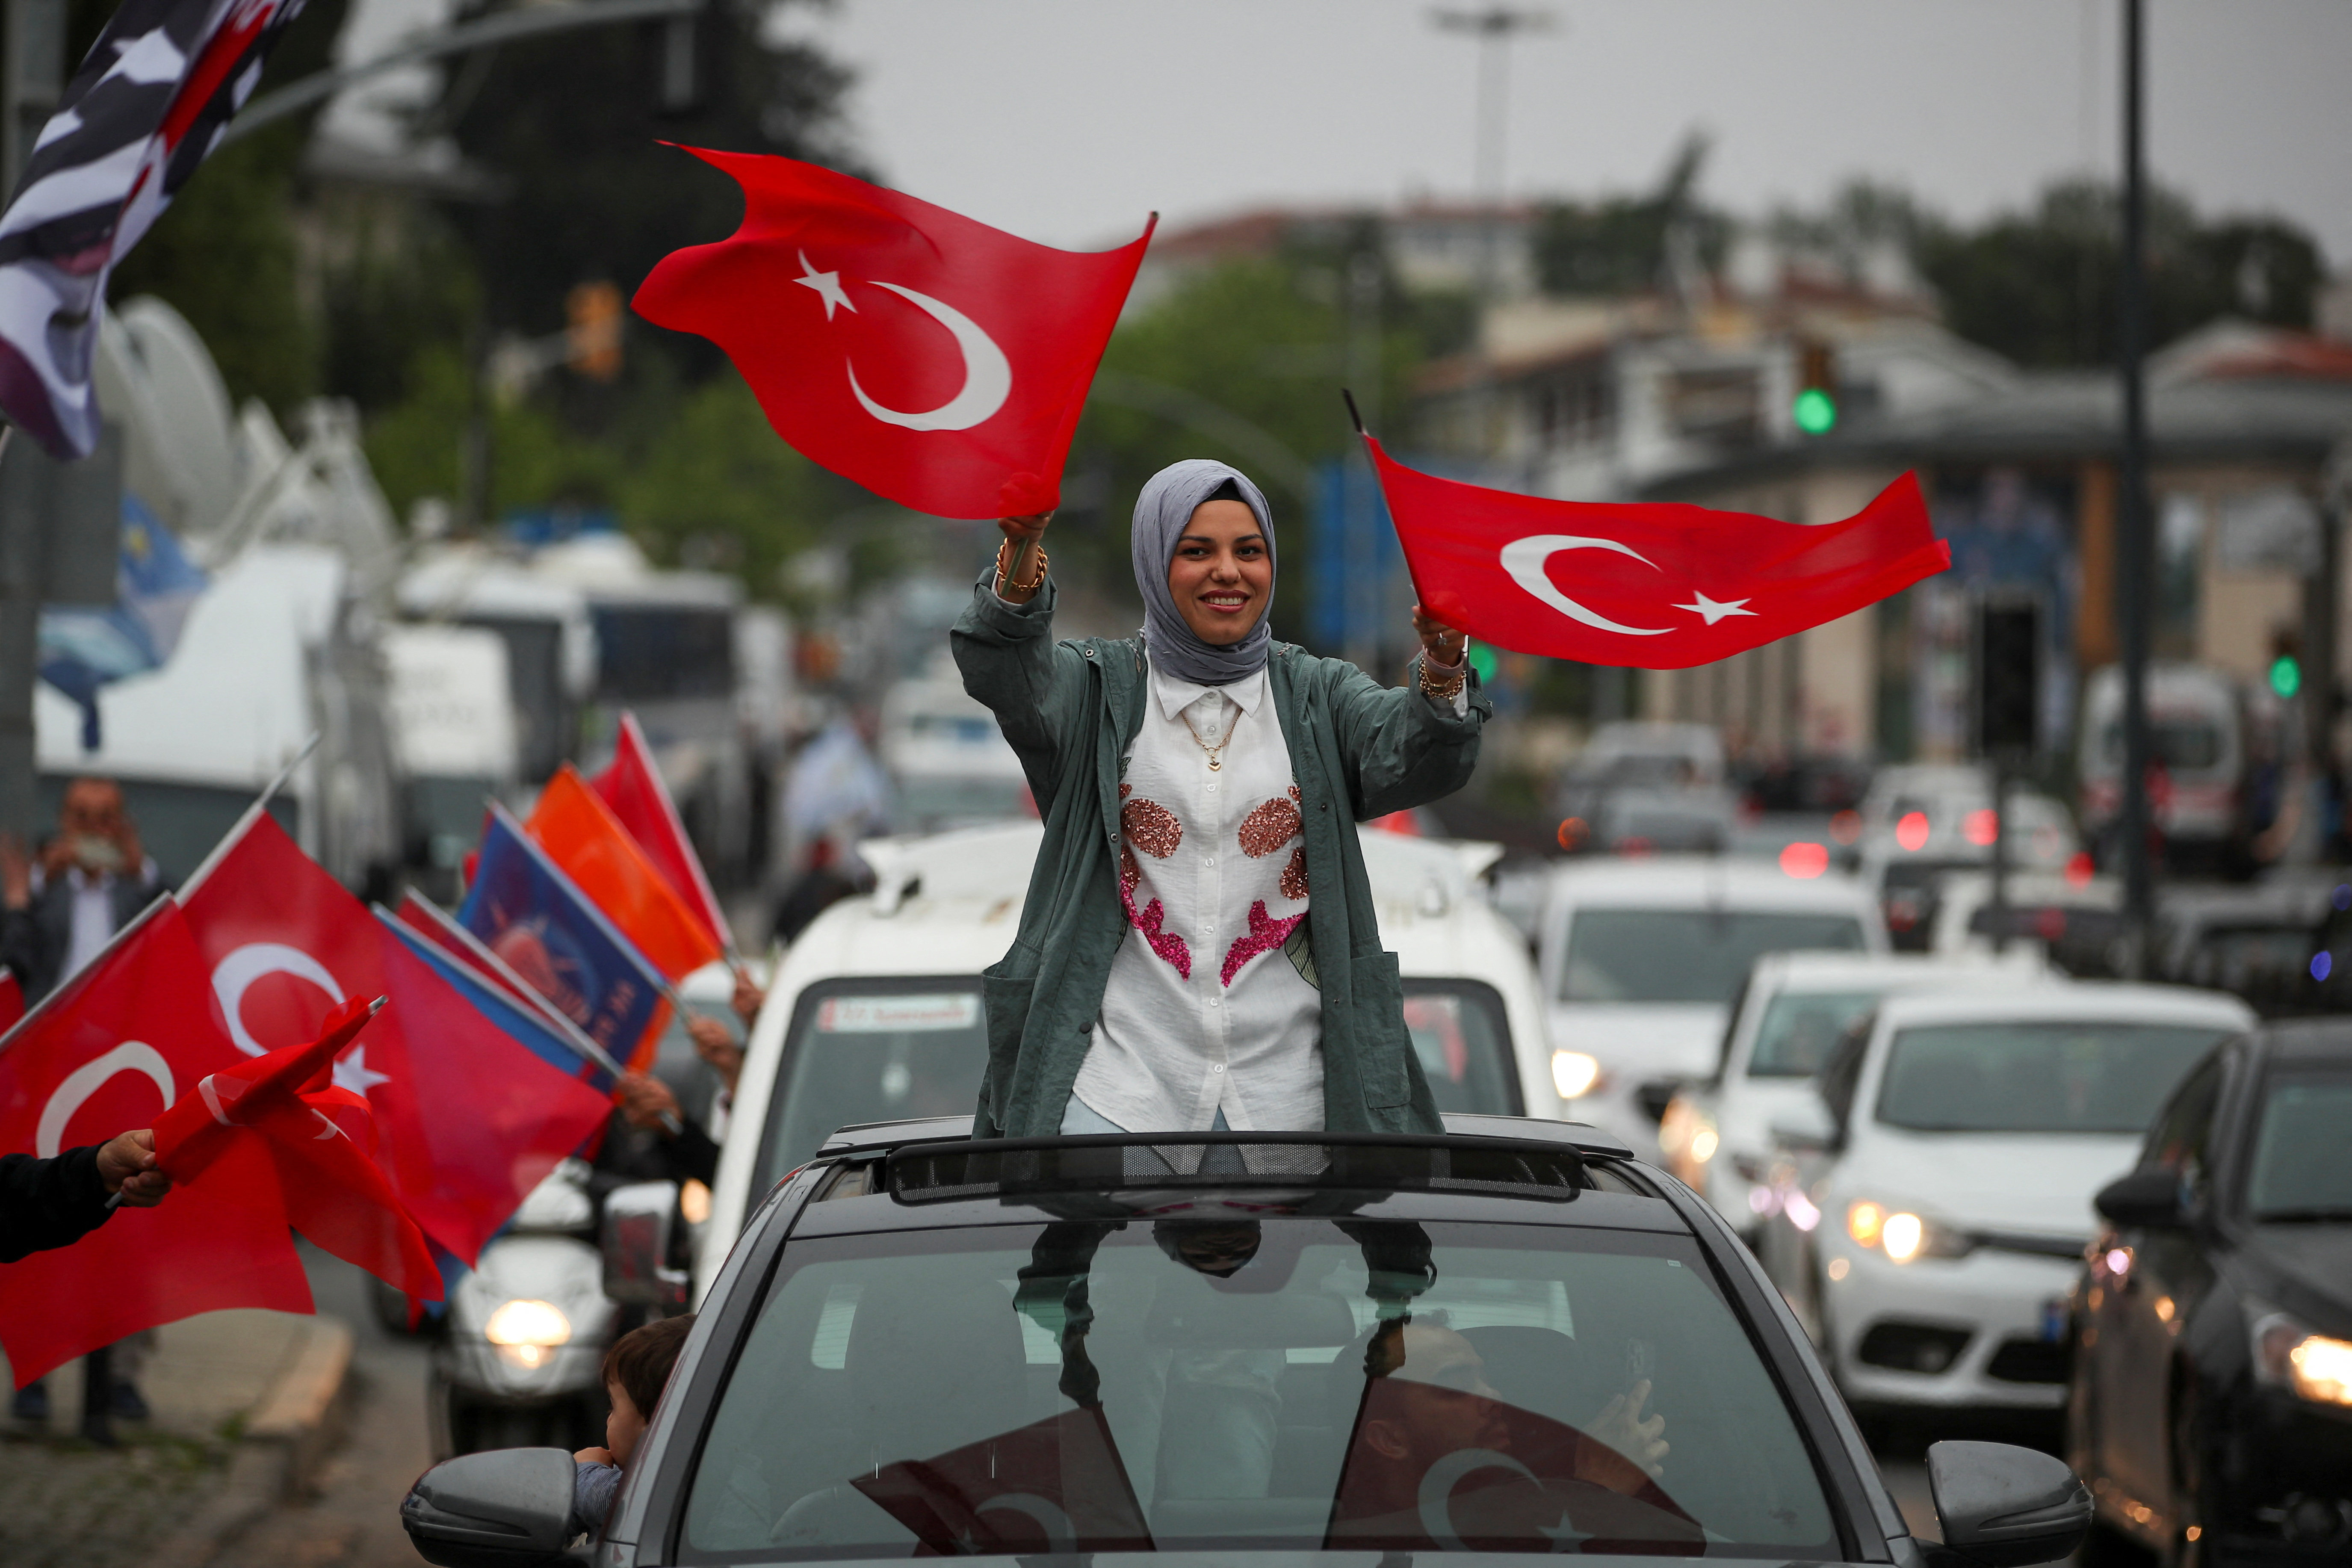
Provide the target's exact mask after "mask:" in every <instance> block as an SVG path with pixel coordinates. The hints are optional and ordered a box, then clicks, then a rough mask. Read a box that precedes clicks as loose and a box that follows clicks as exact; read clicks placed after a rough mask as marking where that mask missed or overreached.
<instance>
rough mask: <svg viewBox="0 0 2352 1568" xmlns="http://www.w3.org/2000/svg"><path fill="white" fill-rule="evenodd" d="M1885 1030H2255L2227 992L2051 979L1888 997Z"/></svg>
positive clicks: (1882, 1012) (2247, 1010)
mask: <svg viewBox="0 0 2352 1568" xmlns="http://www.w3.org/2000/svg"><path fill="white" fill-rule="evenodd" d="M1879 1019H1880V1022H1881V1026H1882V1028H1883V1029H1885V1028H1896V1027H1902V1026H1908V1025H1916V1024H1979V1023H1985V1024H1992V1023H2032V1022H2043V1021H2048V1022H2059V1021H2070V1020H2076V1019H2081V1020H2093V1019H2113V1020H2116V1021H2119V1022H2134V1023H2147V1024H2179V1025H2210V1026H2212V1027H2215V1028H2220V1029H2245V1028H2251V1027H2252V1026H2253V1022H2254V1012H2253V1009H2252V1008H2251V1007H2249V1006H2247V1005H2245V1004H2244V1003H2243V1002H2242V1001H2240V1000H2239V999H2238V998H2237V997H2235V996H2232V995H2231V994H2229V993H2227V992H2224V991H2204V990H2200V989H2198V988H2197V987H2195V986H2190V985H2141V984H2131V983H2128V982H2124V981H2112V980H2069V981H2055V980H2053V981H2052V982H2050V983H2048V984H2041V985H2035V986H2032V987H2029V988H2026V989H2023V990H2018V991H2009V990H2003V991H2002V992H2000V994H1994V995H1985V994H1981V993H1977V992H1948V991H1925V992H1916V993H1913V994H1898V995H1895V996H1890V997H1888V998H1887V1000H1886V1003H1885V1006H1883V1007H1881V1008H1880V1009H1879Z"/></svg>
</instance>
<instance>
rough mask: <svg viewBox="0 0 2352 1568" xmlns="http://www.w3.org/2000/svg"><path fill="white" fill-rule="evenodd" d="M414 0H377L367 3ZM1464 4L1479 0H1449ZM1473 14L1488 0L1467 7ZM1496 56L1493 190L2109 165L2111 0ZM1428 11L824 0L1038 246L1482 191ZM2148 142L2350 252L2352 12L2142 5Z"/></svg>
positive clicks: (1783, 183)
mask: <svg viewBox="0 0 2352 1568" xmlns="http://www.w3.org/2000/svg"><path fill="white" fill-rule="evenodd" d="M404 3H405V4H415V3H416V0H369V4H371V5H396V4H404ZM1454 3H1456V4H1468V3H1470V0H1454ZM1482 3H1483V0H1482ZM1543 8H1544V9H1546V10H1548V11H1549V13H1550V15H1551V16H1552V17H1553V18H1554V26H1553V27H1552V29H1551V30H1550V31H1549V32H1548V33H1538V34H1537V35H1534V36H1532V37H1525V38H1523V39H1522V40H1521V41H1520V42H1518V43H1517V45H1516V46H1514V47H1513V49H1512V51H1511V60H1510V91H1509V105H1510V112H1509V140H1508V155H1507V156H1508V169H1509V174H1508V182H1507V188H1508V189H1509V191H1510V192H1511V193H1513V194H1515V195H1561V194H1566V195H1596V194H1600V193H1602V192H1611V191H1630V190H1634V189H1638V188H1641V187H1643V186H1645V185H1647V184H1651V183H1653V182H1654V180H1655V178H1656V177H1657V174H1658V173H1659V171H1660V169H1661V168H1662V167H1663V166H1664V163H1665V161H1666V159H1667V158H1668V156H1669V154H1670V153H1671V152H1672V151H1673V149H1674V147H1675V144H1676V142H1678V141H1679V140H1680V139H1681V137H1682V136H1683V134H1684V133H1685V131H1687V130H1688V129H1690V128H1691V127H1693V126H1699V127H1704V128H1705V129H1706V130H1707V131H1708V132H1711V133H1712V134H1713V136H1714V138H1715V153H1714V156H1713V158H1712V160H1711V162H1710V163H1709V164H1708V166H1707V171H1706V180H1705V190H1706V195H1708V196H1709V197H1710V198H1711V199H1713V200H1714V201H1716V202H1717V203H1720V204H1722V205H1727V206H1729V207H1731V208H1733V209H1735V210H1738V211H1746V212H1760V211H1762V210H1764V209H1766V208H1768V207H1769V206H1770V205H1773V204H1775V203H1779V202H1811V201H1816V200H1818V199H1819V198H1821V197H1822V195H1825V194H1826V193H1828V192H1829V191H1830V190H1832V188H1834V187H1835V186H1836V185H1837V184H1840V183H1841V182H1842V181H1843V180H1844V179H1846V178H1847V177H1849V176H1851V175H1853V174H1872V175H1874V176H1878V177H1882V178H1888V179H1895V180H1899V181H1901V182H1903V183H1904V184H1908V185H1909V186H1910V187H1912V188H1913V189H1914V190H1915V191H1916V192H1917V193H1918V194H1919V195H1922V196H1924V197H1926V198H1927V200H1928V201H1929V202H1930V203H1932V204H1933V205H1937V206H1939V207H1941V208H1943V209H1944V210H1946V211H1948V212H1950V213H1952V214H1954V215H1956V216H1962V217H1978V216H1984V215H1986V214H1988V213H1990V212H1992V211H1995V210H1998V209H2000V208H2002V207H2006V206H2014V205H2021V204H2022V203H2023V202H2025V201H2026V200H2027V199H2029V198H2030V197H2031V196H2032V194H2033V192H2034V191H2035V190H2036V189H2038V188H2039V187H2040V185H2041V184H2042V183H2043V182H2045V181H2047V180H2049V179H2050V178H2052V177H2053V176H2055V175H2061V174H2069V173H2074V172H2077V171H2081V170H2084V169H2085V168H2096V169H2099V170H2101V171H2112V170H2113V169H2114V168H2115V167H2116V126H2115V121H2116V102H2117V90H2116V80H2117V78H2116V55H2117V44H2116V37H2117V29H2118V23H2117V16H2118V14H2119V8H2120V0H1543ZM1431 10H1432V6H1431V5H1429V4H1427V3H1424V0H835V4H834V5H832V6H831V8H830V10H829V11H814V12H812V11H810V10H808V9H806V8H803V7H793V9H792V10H791V11H789V12H787V13H786V16H787V17H788V18H789V20H788V21H787V22H786V23H785V24H784V25H785V26H786V27H787V28H788V29H789V30H790V31H792V32H793V33H795V34H798V35H802V36H806V37H813V38H815V39H817V40H820V41H822V43H823V44H824V47H826V48H827V49H828V50H829V51H830V52H832V53H833V54H834V55H835V57H836V58H839V59H841V60H843V61H844V62H845V63H846V64H848V65H849V66H851V67H852V68H855V69H856V72H857V74H858V81H857V85H856V89H855V90H854V92H853V94H852V97H851V100H850V108H851V113H852V115H853V119H854V124H855V127H856V135H857V138H858V142H859V144H860V145H861V146H862V147H863V148H864V149H865V150H866V153H867V154H868V156H869V157H870V158H871V159H872V160H873V162H874V163H875V164H876V166H877V168H878V169H879V170H880V171H881V173H882V174H883V177H884V178H885V179H886V180H887V182H888V183H890V184H894V185H897V186H898V187H899V188H901V189H904V190H907V191H909V192H911V193H913V194H915V195H920V196H922V197H924V198H926V199H927V200H930V201H934V202H938V203H940V204H941V205H946V206H950V207H953V208H955V209H957V210H959V211H961V212H963V213H966V214H969V215H970V216H973V217H977V218H980V219H982V220H983V221H985V222H988V223H992V224H995V225H997V226H1001V227H1004V228H1008V229H1011V230H1013V231H1014V232H1016V233H1020V234H1023V235H1026V236H1028V237H1032V238H1034V239H1038V240H1043V241H1045V242H1048V243H1052V244H1058V245H1067V246H1074V247H1094V246H1098V245H1108V244H1110V243H1114V242H1116V241H1117V240H1118V239H1119V238H1122V237H1126V236H1129V235H1132V234H1133V233H1134V232H1135V231H1136V230H1137V228H1138V227H1139V226H1140V224H1141V221H1142V218H1143V215H1144V213H1145V212H1146V211H1147V210H1149V209H1150V208H1153V207H1157V208H1159V209H1160V211H1161V212H1162V214H1163V215H1165V216H1164V220H1163V221H1165V222H1168V223H1175V224H1181V223H1187V222H1191V221H1193V220H1197V219H1201V218H1204V217H1212V216H1218V215H1221V214H1223V213H1228V212H1232V211H1234V210H1236V209H1239V208H1243V207H1245V206H1249V205H1255V204H1260V203H1267V202H1319V201H1333V200H1348V201H1371V202H1380V203H1385V202H1391V201H1395V200H1398V199H1400V198H1402V197H1405V196H1408V195H1415V194H1423V193H1426V194H1435V195H1462V194H1465V193H1466V192H1467V191H1468V190H1469V189H1470V188H1471V182H1472V178H1473V163H1474V158H1475V152H1474V148H1475V110H1474V105H1475V85H1476V79H1477V74H1476V71H1477V68H1476V51H1477V47H1478V46H1477V45H1476V44H1475V43H1474V42H1472V41H1471V40H1469V39H1467V38H1465V37H1459V36H1456V35H1451V34H1441V33H1440V32H1438V31H1437V30H1436V29H1435V27H1434V26H1433V25H1432V23H1431V21H1430V19H1429V18H1430V14H1431ZM2149 33H2150V50H2149V61H2150V73H2149V100H2148V101H2149V127H2150V132H2149V134H2150V156H2151V160H2152V163H2153V167H2154V169H2155V171H2156V173H2157V174H2158V177H2160V178H2162V179H2164V180H2166V181H2168V182H2169V183H2170V184H2174V185H2176V186H2178V187H2179V188H2180V189H2183V190H2185V191H2186V192H2187V193H2188V194H2189V196H2190V197H2191V198H2192V199H2193V200H2194V201H2195V202H2196V203H2197V204H2198V206H2199V207H2200V210H2202V211H2207V212H2275V213H2282V214H2284V215H2286V216H2290V217H2292V218H2294V219H2295V220H2296V221H2298V222H2300V223H2302V224H2304V225H2305V226H2307V227H2309V228H2310V229H2312V230H2313V231H2314V232H2315V233H2316V234H2317V235H2318V236H2319V237H2320V239H2321V242H2322V244H2323V245H2324V247H2326V252H2327V255H2328V258H2329V261H2330V263H2331V265H2333V266H2335V267H2337V268H2341V267H2342V266H2343V265H2344V263H2345V262H2346V260H2347V258H2352V5H2347V4H2346V3H2345V0H2227V3H2226V4H2220V3H2216V0H2154V3H2153V4H2151V5H2150V6H2149Z"/></svg>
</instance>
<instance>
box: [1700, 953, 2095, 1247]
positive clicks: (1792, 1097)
mask: <svg viewBox="0 0 2352 1568" xmlns="http://www.w3.org/2000/svg"><path fill="white" fill-rule="evenodd" d="M2030 945H2031V944H2024V945H2021V946H2020V947H2018V948H2016V949H2013V950H2012V955H2011V957H2010V958H2009V959H2008V960H2007V961H2006V962H2002V963H1994V962H1993V961H1991V960H1990V958H1974V959H1964V960H1937V959H1931V958H1924V957H1918V956H1915V955H1913V954H1910V953H1858V952H1776V953H1768V954H1766V955H1765V956H1764V957H1762V958H1759V959H1758V960H1757V961H1756V966H1755V967H1754V968H1753V969H1751V970H1750V971H1748V981H1747V984H1745V985H1743V986H1742V987H1741V988H1740V992H1739V998H1738V1001H1737V1002H1735V1003H1734V1004H1733V1005H1732V1009H1731V1022H1730V1025H1729V1026H1727V1028H1726V1029H1725V1030H1724V1032H1723V1055H1722V1058H1721V1059H1720V1060H1718V1061H1717V1064H1716V1068H1715V1071H1714V1074H1713V1076H1711V1077H1709V1078H1706V1079H1700V1080H1698V1081H1696V1082H1694V1083H1689V1084H1685V1086H1684V1087H1683V1089H1682V1090H1681V1091H1680V1092H1679V1093H1677V1094H1676V1095H1675V1098H1674V1099H1673V1100H1671V1101H1669V1102H1668V1104H1667V1106H1666V1114H1665V1116H1664V1119H1662V1120H1661V1121H1660V1122H1659V1123H1658V1148H1659V1151H1660V1152H1662V1153H1663V1154H1664V1156H1665V1166H1666V1169H1667V1170H1669V1171H1672V1172H1673V1173H1675V1175H1676V1176H1679V1177H1680V1178H1681V1179H1682V1180H1683V1181H1685V1182H1686V1183H1688V1184H1690V1185H1691V1186H1692V1187H1693V1188H1695V1189H1696V1190H1697V1192H1698V1193H1699V1194H1700V1195H1701V1196H1703V1197H1705V1198H1706V1201H1707V1202H1709V1203H1711V1204H1713V1205H1715V1207H1716V1209H1717V1212H1718V1213H1720V1214H1721V1215H1723V1217H1724V1218H1725V1219H1726V1220H1727V1221H1728V1222H1729V1223H1730V1225H1731V1227H1732V1229H1734V1230H1736V1231H1738V1232H1739V1233H1740V1234H1741V1235H1742V1236H1744V1237H1749V1238H1751V1239H1752V1238H1753V1237H1754V1236H1755V1234H1756V1232H1757V1228H1758V1226H1759V1225H1760V1224H1761V1223H1762V1221H1763V1217H1764V1216H1765V1215H1769V1214H1770V1213H1771V1212H1772V1210H1773V1207H1774V1205H1776V1204H1777V1203H1778V1201H1779V1199H1778V1193H1779V1188H1778V1187H1776V1186H1775V1185H1774V1184H1773V1182H1772V1179H1771V1175H1772V1163H1773V1159H1774V1155H1775V1152H1776V1151H1775V1150H1774V1148H1773V1142H1772V1128H1773V1125H1774V1123H1776V1122H1778V1121H1784V1120H1786V1119H1787V1118H1788V1117H1789V1116H1790V1115H1791V1114H1796V1115H1802V1114H1804V1113H1805V1112H1806V1110H1808V1109H1809V1108H1810V1107H1811V1106H1812V1105H1813V1104H1815V1103H1817V1102H1818V1099H1819V1097H1818V1095H1817V1094H1816V1093H1815V1091H1814V1089H1813V1079H1814V1076H1815V1075H1816V1074H1818V1073H1819V1072H1820V1071H1821V1070H1822V1067H1823V1066H1825V1065H1826V1064H1827V1063H1828V1061H1829V1058H1830V1055H1831V1053H1832V1051H1834V1050H1835V1049H1836V1048H1837V1045H1838V1042H1839V1041H1840V1040H1841V1039H1843V1037H1845V1035H1846V1032H1847V1031H1848V1030H1849V1029H1851V1028H1853V1026H1855V1025H1856V1024H1858V1023H1860V1022H1861V1021H1862V1020H1863V1019H1864V1018H1866V1017H1868V1016H1869V1015H1870V1014H1871V1012H1872V1011H1873V1010H1874V1009H1875V1008H1876V1007H1877V1006H1878V1005H1879V1004H1880V1003H1881V1002H1883V1001H1884V1000H1885V998H1886V997H1887V996H1889V995H1892V994H1911V993H1914V992H1920V991H1934V990H1944V991H1952V990H1966V989H1979V990H1981V989H1982V988H1984V987H1985V986H1987V985H1989V984H1991V985H2000V986H2004V987H2005V986H2008V985H2012V984H2018V983H2020V982H2030V981H2033V980H2038V979H2042V978H2045V977H2048V976H2049V973H2050V972H2049V971H2048V969H2047V968H2046V967H2045V966H2044V964H2043V963H2042V960H2041V956H2040V954H2039V953H2038V952H2032V951H2029V948H2030Z"/></svg>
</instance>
